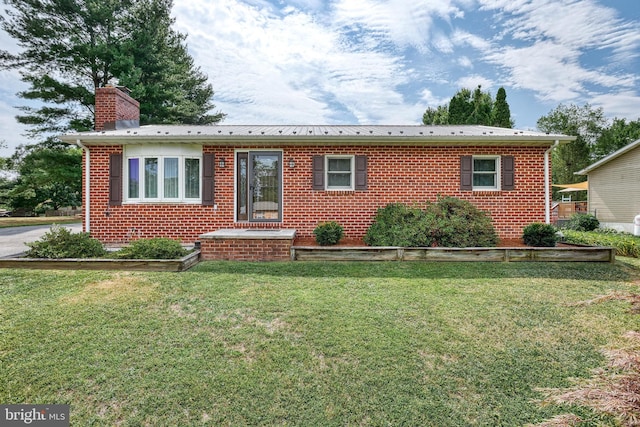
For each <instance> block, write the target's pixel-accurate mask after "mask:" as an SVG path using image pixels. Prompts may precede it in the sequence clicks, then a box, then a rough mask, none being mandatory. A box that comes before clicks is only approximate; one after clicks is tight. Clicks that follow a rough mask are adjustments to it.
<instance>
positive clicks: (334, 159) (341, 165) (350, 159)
mask: <svg viewBox="0 0 640 427" xmlns="http://www.w3.org/2000/svg"><path fill="white" fill-rule="evenodd" d="M354 165H355V156H337V155H336V156H333V155H327V156H325V168H324V170H325V182H326V183H327V184H326V189H327V190H353V189H354V180H355V173H354Z"/></svg>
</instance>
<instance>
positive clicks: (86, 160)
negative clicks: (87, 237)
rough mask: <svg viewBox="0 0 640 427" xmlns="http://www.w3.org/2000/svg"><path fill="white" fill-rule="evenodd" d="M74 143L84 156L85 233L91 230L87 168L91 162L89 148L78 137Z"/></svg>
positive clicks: (89, 183)
mask: <svg viewBox="0 0 640 427" xmlns="http://www.w3.org/2000/svg"><path fill="white" fill-rule="evenodd" d="M76 145H77V146H78V147H80V148H81V149H82V150H83V151H84V153H85V157H84V165H85V166H84V170H85V176H84V180H85V181H84V232H85V233H89V232H91V226H90V218H91V215H90V214H91V209H90V206H91V196H90V195H91V180H90V179H89V177H90V176H91V173H90V172H91V171H90V169H89V167H90V165H91V162H90V161H89V148H88V147H87V146H86V145H84V144H83V143H82V142H81V141H80V140H79V139H76Z"/></svg>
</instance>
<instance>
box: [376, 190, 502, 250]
mask: <svg viewBox="0 0 640 427" xmlns="http://www.w3.org/2000/svg"><path fill="white" fill-rule="evenodd" d="M364 241H365V243H366V244H367V245H370V246H404V247H430V246H443V247H481V246H483V247H486V246H495V245H496V244H497V242H498V236H497V234H496V232H495V229H494V228H493V225H492V224H491V218H489V216H488V215H487V214H486V213H484V212H482V211H480V210H479V209H477V208H476V207H475V206H473V205H472V204H471V203H469V202H467V201H464V200H460V199H456V198H454V197H443V198H441V199H439V200H438V201H437V202H436V203H430V204H428V205H427V206H426V207H425V209H420V208H418V207H412V208H411V207H407V206H405V205H403V204H400V203H392V204H390V205H387V206H386V207H384V208H380V209H378V211H377V213H376V216H375V218H374V222H373V224H372V225H371V226H370V227H369V229H368V230H367V233H366V235H365V238H364Z"/></svg>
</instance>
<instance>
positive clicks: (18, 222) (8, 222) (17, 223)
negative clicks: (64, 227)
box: [0, 216, 81, 228]
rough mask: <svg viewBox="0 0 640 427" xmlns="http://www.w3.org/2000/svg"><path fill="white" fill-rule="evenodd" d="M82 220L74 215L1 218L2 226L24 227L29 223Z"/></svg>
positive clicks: (62, 222)
mask: <svg viewBox="0 0 640 427" xmlns="http://www.w3.org/2000/svg"><path fill="white" fill-rule="evenodd" d="M80 221H81V219H79V218H77V217H73V216H51V217H44V216H34V217H8V218H4V217H2V218H0V228H6V227H23V226H27V225H50V224H74V223H78V222H80Z"/></svg>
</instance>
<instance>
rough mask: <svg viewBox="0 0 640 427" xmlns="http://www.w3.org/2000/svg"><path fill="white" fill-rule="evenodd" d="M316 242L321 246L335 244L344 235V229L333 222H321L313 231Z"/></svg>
mask: <svg viewBox="0 0 640 427" xmlns="http://www.w3.org/2000/svg"><path fill="white" fill-rule="evenodd" d="M313 234H314V236H316V242H317V243H318V244H319V245H321V246H330V245H335V244H337V243H338V242H339V241H340V239H342V236H343V235H344V229H343V228H342V226H341V225H340V224H338V223H337V222H335V221H328V222H321V223H320V224H318V226H317V227H316V228H315V230H313Z"/></svg>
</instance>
